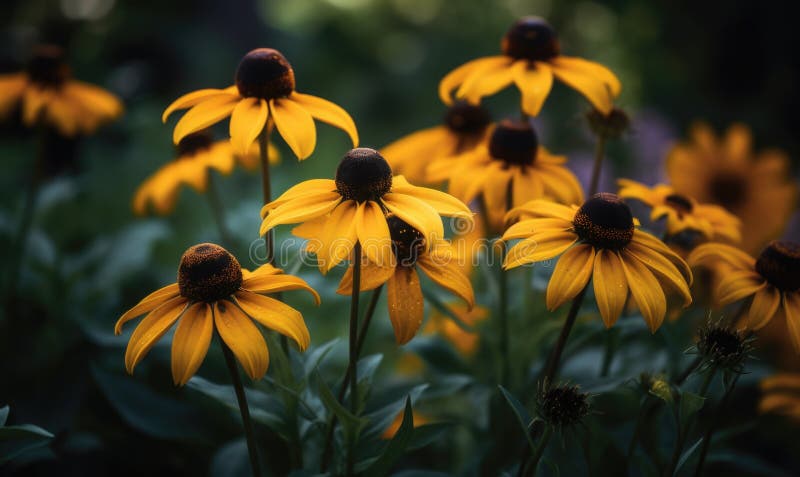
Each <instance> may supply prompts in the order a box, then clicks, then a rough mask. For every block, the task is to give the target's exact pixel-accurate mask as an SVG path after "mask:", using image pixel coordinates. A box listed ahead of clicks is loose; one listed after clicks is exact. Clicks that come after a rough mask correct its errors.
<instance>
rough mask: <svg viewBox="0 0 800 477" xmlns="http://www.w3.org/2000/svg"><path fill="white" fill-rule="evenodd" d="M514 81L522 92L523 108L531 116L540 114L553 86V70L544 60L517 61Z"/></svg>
mask: <svg viewBox="0 0 800 477" xmlns="http://www.w3.org/2000/svg"><path fill="white" fill-rule="evenodd" d="M512 69H513V71H512V74H513V77H514V83H516V85H517V88H519V91H520V93H522V110H523V111H524V112H525V114H527V115H529V116H538V115H539V112H540V111H541V110H542V105H543V104H544V101H545V100H546V99H547V96H548V95H549V94H550V89H551V88H552V87H553V71H552V70H551V69H550V66H548V64H547V63H545V62H543V61H535V62H531V64H530V65H528V62H527V61H517V62H516V63H514V66H513V67H512Z"/></svg>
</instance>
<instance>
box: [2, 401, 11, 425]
mask: <svg viewBox="0 0 800 477" xmlns="http://www.w3.org/2000/svg"><path fill="white" fill-rule="evenodd" d="M10 411H11V408H10V407H8V406H4V407H2V408H0V426H5V425H6V421H7V420H8V413H9V412H10Z"/></svg>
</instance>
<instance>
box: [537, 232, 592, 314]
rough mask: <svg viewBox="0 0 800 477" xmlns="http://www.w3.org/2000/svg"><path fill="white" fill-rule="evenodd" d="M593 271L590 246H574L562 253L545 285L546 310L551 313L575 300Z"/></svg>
mask: <svg viewBox="0 0 800 477" xmlns="http://www.w3.org/2000/svg"><path fill="white" fill-rule="evenodd" d="M593 269H594V247H592V246H591V245H586V244H580V245H576V246H574V247H572V248H570V249H569V250H567V251H566V252H564V254H563V255H562V256H561V258H559V259H558V262H556V267H555V269H554V270H553V275H552V276H551V277H550V283H548V284H547V293H546V304H547V309H548V310H550V311H553V310H555V309H556V308H558V307H560V306H561V305H563V304H564V303H565V302H566V301H568V300H571V299H573V298H575V296H577V295H578V293H580V292H581V290H583V289H584V288H585V287H586V284H587V283H589V278H591V277H592V270H593Z"/></svg>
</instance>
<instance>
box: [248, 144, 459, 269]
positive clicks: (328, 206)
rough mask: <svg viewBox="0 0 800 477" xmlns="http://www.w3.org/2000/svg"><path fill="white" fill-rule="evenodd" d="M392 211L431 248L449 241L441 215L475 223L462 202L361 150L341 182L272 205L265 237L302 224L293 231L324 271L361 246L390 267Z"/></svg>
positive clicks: (301, 188) (344, 167)
mask: <svg viewBox="0 0 800 477" xmlns="http://www.w3.org/2000/svg"><path fill="white" fill-rule="evenodd" d="M388 213H392V214H394V215H396V216H397V217H398V218H400V219H402V220H404V221H406V222H407V223H409V224H411V226H412V227H414V228H415V229H416V230H418V231H419V232H420V233H421V234H422V235H423V237H424V238H425V244H426V246H429V245H430V244H434V243H436V241H437V240H441V239H442V238H443V237H444V226H443V224H442V218H441V217H440V215H443V216H447V217H458V218H461V219H464V220H467V221H471V220H472V212H470V210H469V208H467V206H466V205H464V204H463V203H461V202H460V201H459V200H458V199H456V198H454V197H452V196H450V195H448V194H445V193H444V192H440V191H437V190H434V189H428V188H425V187H417V186H413V185H411V184H409V183H408V181H406V180H405V178H404V177H403V176H394V177H392V168H391V167H389V164H388V163H387V162H386V160H385V159H384V158H383V156H381V155H380V153H378V151H376V150H374V149H370V148H357V149H353V150H351V151H349V152H348V153H347V154H345V156H344V158H343V159H342V161H341V163H340V164H339V166H338V168H337V169H336V179H335V180H330V179H314V180H309V181H305V182H301V183H300V184H297V185H296V186H294V187H292V188H290V189H289V190H287V191H286V192H284V193H283V195H281V196H280V197H278V198H277V199H275V200H274V201H272V202H270V203H269V204H266V205H265V206H264V208H263V209H261V215H262V217H264V221H263V222H262V224H261V232H260V233H261V234H262V235H263V234H264V233H265V232H267V231H268V230H269V229H271V228H273V227H275V226H276V225H281V224H296V223H301V222H302V225H300V226H298V227H295V228H294V230H293V231H292V232H293V233H294V234H295V235H297V236H299V237H303V238H306V239H310V241H309V243H308V245H307V250H308V251H310V252H313V253H315V254H316V255H317V261H318V263H319V267H320V271H322V273H326V272H328V271H329V270H330V269H331V268H333V267H334V266H336V265H337V264H338V263H340V262H341V261H342V260H344V259H346V258H348V257H349V256H350V254H351V251H352V250H353V247H354V246H355V244H356V242H359V243H360V244H361V247H362V251H363V254H364V255H365V256H367V257H368V258H369V259H370V260H371V261H372V262H373V263H376V264H388V263H390V261H391V260H392V258H391V257H392V247H391V243H392V241H391V236H390V230H389V225H388V223H387V219H386V215H387V214H388Z"/></svg>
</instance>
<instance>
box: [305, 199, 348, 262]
mask: <svg viewBox="0 0 800 477" xmlns="http://www.w3.org/2000/svg"><path fill="white" fill-rule="evenodd" d="M357 210H358V205H357V204H356V201H354V200H346V201H344V202H342V203H341V204H339V206H338V207H336V208H335V209H333V212H331V214H330V216H329V217H328V218H327V220H326V221H325V226H324V227H323V229H322V234H321V235H320V236H319V237H318V244H317V245H316V246H315V253H316V254H317V262H318V265H319V269H320V272H322V273H323V274H325V273H328V271H330V269H331V268H333V267H335V266H336V265H338V264H339V263H341V262H342V260H345V259H346V258H347V257H349V256H350V253H351V252H352V251H353V247H354V246H355V244H356V241H357V237H358V235H357V232H356V213H357Z"/></svg>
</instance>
